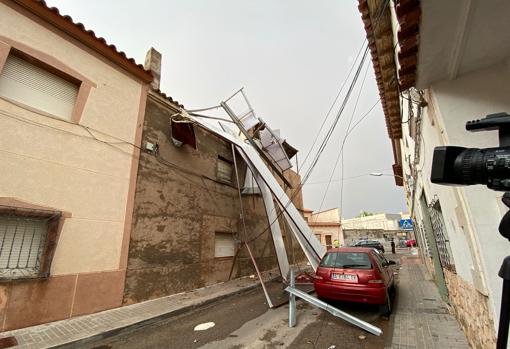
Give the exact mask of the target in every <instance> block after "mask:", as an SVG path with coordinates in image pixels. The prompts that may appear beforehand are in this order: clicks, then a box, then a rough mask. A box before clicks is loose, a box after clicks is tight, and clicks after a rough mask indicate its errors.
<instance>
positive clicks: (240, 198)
mask: <svg viewBox="0 0 510 349" xmlns="http://www.w3.org/2000/svg"><path fill="white" fill-rule="evenodd" d="M231 145H232V157H233V158H234V170H235V171H236V181H237V192H238V194H239V205H240V207H241V220H242V222H243V230H244V244H245V245H246V249H247V250H248V254H249V255H250V258H251V261H252V263H253V266H254V267H255V271H256V272H257V276H258V277H259V281H260V285H261V286H262V290H264V295H265V296H266V299H267V304H268V305H269V307H270V308H273V302H271V298H269V293H267V290H266V285H264V280H262V275H261V274H260V271H259V267H258V265H257V262H256V261H255V257H253V253H252V252H251V248H250V245H248V234H247V232H246V222H245V220H244V207H243V197H242V195H241V185H240V184H239V172H238V170H237V161H236V151H235V148H234V144H231Z"/></svg>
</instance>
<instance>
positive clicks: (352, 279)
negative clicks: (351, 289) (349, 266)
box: [331, 273, 358, 282]
mask: <svg viewBox="0 0 510 349" xmlns="http://www.w3.org/2000/svg"><path fill="white" fill-rule="evenodd" d="M331 280H341V281H348V282H358V275H352V274H335V273H333V274H331Z"/></svg>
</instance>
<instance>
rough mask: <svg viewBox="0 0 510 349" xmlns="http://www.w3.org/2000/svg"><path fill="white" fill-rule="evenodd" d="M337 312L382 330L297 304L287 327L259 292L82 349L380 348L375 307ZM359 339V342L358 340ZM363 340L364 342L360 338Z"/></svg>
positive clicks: (283, 311)
mask: <svg viewBox="0 0 510 349" xmlns="http://www.w3.org/2000/svg"><path fill="white" fill-rule="evenodd" d="M337 306H340V307H341V309H343V310H346V311H347V312H349V313H351V314H353V315H355V316H359V317H360V318H362V319H363V320H365V321H368V322H370V323H373V324H374V325H376V326H379V327H382V329H383V336H381V337H375V336H373V335H371V334H369V333H366V332H365V331H363V330H361V329H358V328H356V327H355V326H352V325H350V324H348V323H347V322H345V321H343V320H341V319H338V318H335V317H334V316H333V315H330V314H329V313H327V312H324V311H322V310H320V309H316V308H314V307H313V306H311V305H309V304H306V303H304V302H302V301H298V304H297V308H298V317H297V319H298V324H297V326H296V327H295V328H289V327H288V306H282V307H280V308H277V309H268V308H267V305H266V303H265V298H264V294H263V293H262V290H261V289H260V288H257V289H254V290H252V291H249V292H247V293H245V294H242V295H238V296H235V297H231V298H228V299H225V300H223V301H221V302H218V303H216V304H214V305H213V306H210V307H205V308H202V309H199V310H196V311H194V312H191V313H188V314H184V315H181V316H178V317H175V318H171V319H168V320H165V321H161V322H159V323H157V324H153V325H151V326H148V327H143V328H139V329H137V330H136V331H133V332H130V333H126V334H122V335H119V336H117V337H113V338H110V339H107V340H104V341H101V342H96V343H93V344H90V345H88V346H86V347H85V348H87V349H107V348H108V349H109V348H112V349H116V348H126V349H131V348H132V349H135V348H181V349H184V348H277V347H282V348H287V347H288V348H314V347H317V348H329V347H330V346H332V345H336V347H337V348H339V347H340V345H341V346H342V348H360V347H361V348H382V347H384V341H385V338H386V336H387V335H388V321H387V320H384V319H381V318H380V316H379V313H378V308H377V307H370V306H363V305H351V304H342V305H338V304H337ZM210 321H212V322H214V323H215V326H214V327H213V328H210V329H208V330H205V331H193V328H194V327H195V326H196V325H198V324H201V323H205V322H210ZM359 336H364V339H360V337H359ZM361 338H363V337H361Z"/></svg>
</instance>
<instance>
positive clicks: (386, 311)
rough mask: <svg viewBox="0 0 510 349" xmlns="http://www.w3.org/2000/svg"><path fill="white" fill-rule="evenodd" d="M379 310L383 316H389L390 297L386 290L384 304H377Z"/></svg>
mask: <svg viewBox="0 0 510 349" xmlns="http://www.w3.org/2000/svg"><path fill="white" fill-rule="evenodd" d="M379 312H380V313H381V315H383V316H390V314H391V299H390V295H389V294H388V292H386V300H385V302H384V304H381V305H379Z"/></svg>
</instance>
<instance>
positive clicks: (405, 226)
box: [398, 218, 413, 230]
mask: <svg viewBox="0 0 510 349" xmlns="http://www.w3.org/2000/svg"><path fill="white" fill-rule="evenodd" d="M398 225H399V227H400V230H413V220H412V219H411V218H407V219H401V220H400V221H399V222H398Z"/></svg>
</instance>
